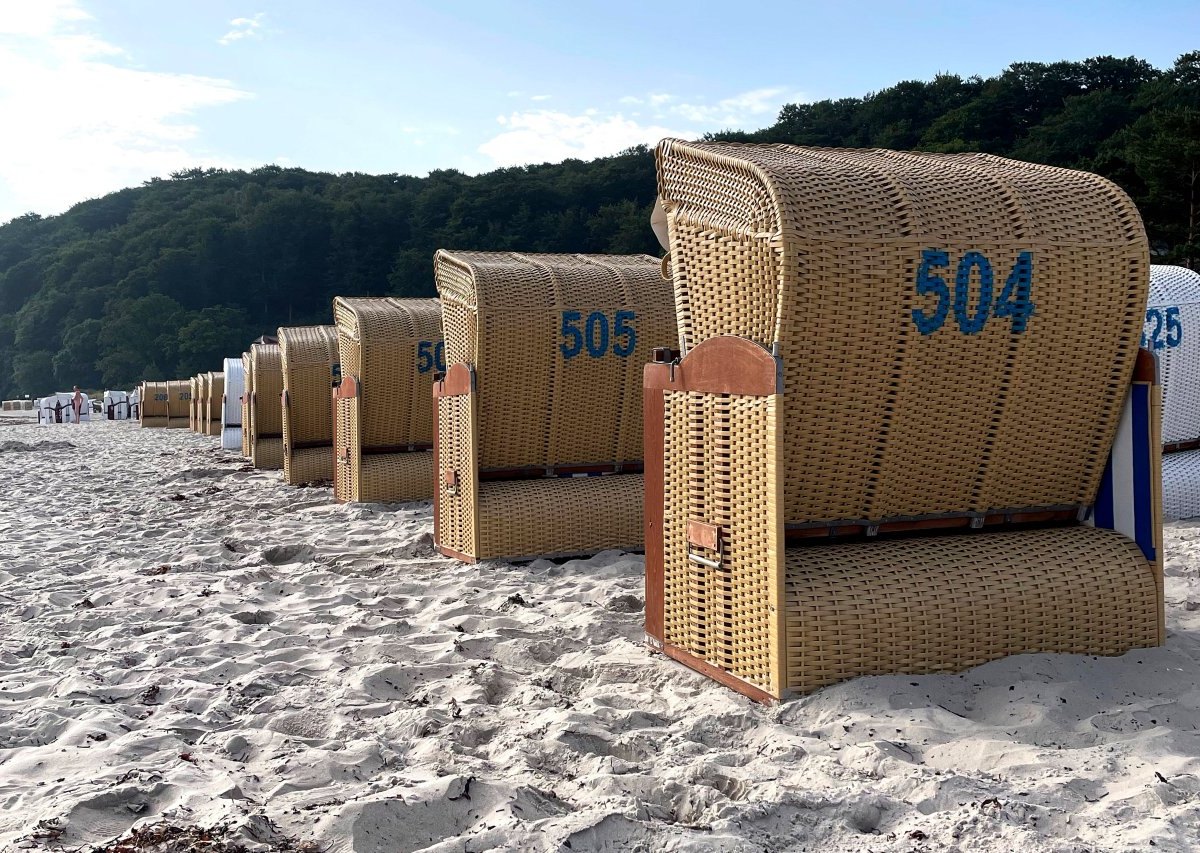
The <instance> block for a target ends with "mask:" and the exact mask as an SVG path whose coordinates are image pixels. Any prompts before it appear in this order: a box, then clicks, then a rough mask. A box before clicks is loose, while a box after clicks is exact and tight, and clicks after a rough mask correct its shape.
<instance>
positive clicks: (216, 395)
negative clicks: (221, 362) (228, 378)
mask: <svg viewBox="0 0 1200 853" xmlns="http://www.w3.org/2000/svg"><path fill="white" fill-rule="evenodd" d="M224 397H225V374H224V373H210V374H208V434H209V435H220V434H221V413H222V406H223V405H224Z"/></svg>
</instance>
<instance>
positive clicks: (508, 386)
mask: <svg viewBox="0 0 1200 853" xmlns="http://www.w3.org/2000/svg"><path fill="white" fill-rule="evenodd" d="M434 272H435V275H436V278H437V285H438V290H439V292H440V294H441V298H442V312H443V321H442V322H443V331H444V334H445V338H446V361H447V362H448V363H449V369H448V370H447V372H446V376H445V379H444V380H442V381H440V382H438V383H437V385H436V387H435V390H434V396H435V398H436V403H437V423H436V432H435V437H434V446H435V451H436V453H437V460H436V464H437V477H436V480H435V483H436V485H437V492H436V498H435V509H434V520H435V522H434V523H435V533H434V540H435V544H436V546H437V548H438V549H439V550H440V551H441V552H442V553H443V554H446V555H448V556H453V557H456V558H458V559H462V560H467V561H474V560H481V559H490V558H497V557H507V558H511V559H521V558H528V557H536V556H563V555H572V554H587V553H594V552H596V551H602V550H606V549H610V548H614V549H615V548H620V549H640V548H641V546H642V524H641V517H642V475H641V467H642V416H641V387H640V385H641V383H640V375H641V370H642V365H643V364H644V363H645V362H646V361H647V360H648V358H649V356H650V353H651V351H652V348H653V347H654V346H656V345H662V344H663V343H670V342H672V341H674V340H675V339H676V332H675V323H674V308H673V305H672V295H671V285H670V283H669V282H668V281H666V280H664V279H663V277H662V273H661V264H660V262H659V261H658V260H657V259H655V258H652V257H650V256H648V255H636V256H603V255H523V254H515V253H486V252H446V251H440V252H438V253H437V256H436V258H435V261H434Z"/></svg>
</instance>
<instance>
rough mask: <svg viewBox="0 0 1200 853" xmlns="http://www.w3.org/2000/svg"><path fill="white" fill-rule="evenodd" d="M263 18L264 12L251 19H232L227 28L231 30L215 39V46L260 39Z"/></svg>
mask: <svg viewBox="0 0 1200 853" xmlns="http://www.w3.org/2000/svg"><path fill="white" fill-rule="evenodd" d="M265 17H266V13H265V12H259V13H258V14H256V15H255V16H254V17H253V18H234V19H233V20H232V21H230V22H229V26H231V27H232V28H233V29H231V30H230V31H229V32H227V33H225V35H223V36H221V37H220V38H219V39H217V44H223V45H229V44H233V43H234V42H235V41H241V40H242V39H248V38H253V39H261V38H262V33H261V32H260V30H261V29H262V24H263V19H264V18H265Z"/></svg>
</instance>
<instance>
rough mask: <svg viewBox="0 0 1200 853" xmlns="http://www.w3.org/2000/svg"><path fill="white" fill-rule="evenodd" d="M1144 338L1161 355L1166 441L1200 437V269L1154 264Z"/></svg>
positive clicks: (1147, 344) (1160, 368) (1160, 375)
mask: <svg viewBox="0 0 1200 853" xmlns="http://www.w3.org/2000/svg"><path fill="white" fill-rule="evenodd" d="M1142 342H1143V343H1142V345H1143V346H1145V347H1147V348H1148V349H1150V350H1151V351H1153V352H1154V354H1155V355H1156V356H1157V357H1158V370H1159V382H1160V383H1161V385H1162V401H1163V425H1162V429H1163V443H1164V444H1176V443H1180V442H1191V441H1195V440H1197V439H1200V273H1196V272H1193V271H1192V270H1190V269H1187V268H1186V267H1175V266H1165V265H1159V264H1155V265H1153V266H1151V267H1150V298H1149V300H1148V301H1147V304H1146V322H1145V325H1144V326H1143V328H1142ZM1164 483H1165V473H1164Z"/></svg>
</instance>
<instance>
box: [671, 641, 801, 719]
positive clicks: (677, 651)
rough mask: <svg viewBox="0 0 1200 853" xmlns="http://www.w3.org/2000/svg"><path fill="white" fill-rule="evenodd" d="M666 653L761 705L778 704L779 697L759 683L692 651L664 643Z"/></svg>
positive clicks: (689, 667)
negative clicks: (716, 664)
mask: <svg viewBox="0 0 1200 853" xmlns="http://www.w3.org/2000/svg"><path fill="white" fill-rule="evenodd" d="M659 651H661V652H662V653H663V654H664V655H666V656H667V657H669V658H671V659H672V660H676V661H678V662H679V663H681V664H683V665H684V666H686V667H687V668H688V669H694V670H696V672H698V673H700V674H701V675H703V676H706V677H708V678H711V679H712V680H713V681H715V682H717V683H718V684H721V685H724V686H725V687H728V688H729V689H730V690H734V691H736V692H738V693H741V694H742V695H743V696H745V697H747V698H749V699H752V700H754V701H755V702H758V703H759V704H760V705H777V704H779V698H778V697H775V696H772V695H771V694H770V693H768V692H767V691H766V690H763V689H762V688H761V687H759V686H758V685H757V684H751V683H750V682H749V681H745V680H744V679H741V678H738V677H737V676H736V675H734V674H733V673H732V672H729V671H728V670H724V669H721V668H720V667H717V666H713V665H712V664H711V663H709V662H708V661H706V660H705V659H704V658H700V657H696V656H695V655H693V654H691V653H690V652H686V651H684V650H683V649H681V648H679V647H678V646H673V645H671V644H670V643H663V645H662V648H661V649H659Z"/></svg>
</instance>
